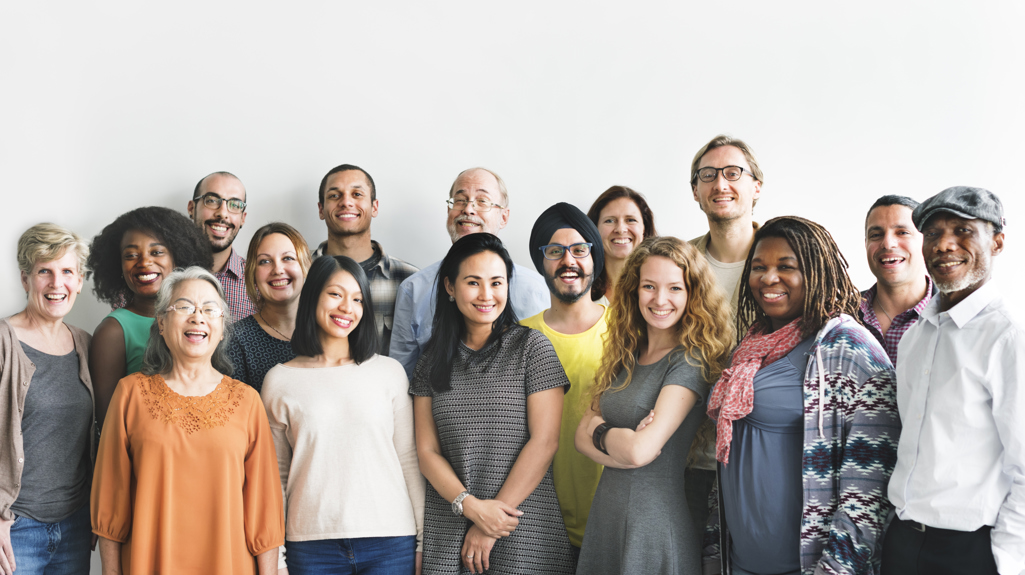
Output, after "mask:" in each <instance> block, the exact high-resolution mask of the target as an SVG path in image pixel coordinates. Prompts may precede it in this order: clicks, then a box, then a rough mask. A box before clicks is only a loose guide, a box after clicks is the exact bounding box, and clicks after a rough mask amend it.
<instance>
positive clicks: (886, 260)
mask: <svg viewBox="0 0 1025 575" xmlns="http://www.w3.org/2000/svg"><path fill="white" fill-rule="evenodd" d="M878 261H879V263H880V264H882V265H884V266H893V265H898V264H902V263H904V262H905V261H907V260H906V259H905V258H903V257H900V256H886V257H882V258H879V259H878Z"/></svg>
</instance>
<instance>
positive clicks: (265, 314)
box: [228, 222, 310, 391]
mask: <svg viewBox="0 0 1025 575" xmlns="http://www.w3.org/2000/svg"><path fill="white" fill-rule="evenodd" d="M309 269H310V248H309V247H308V246H307V245H306V240H304V239H303V236H302V234H300V233H299V232H298V230H296V229H295V228H293V227H292V226H290V225H288V224H285V223H282V222H272V223H269V224H267V225H265V226H263V227H261V228H260V229H258V230H256V233H255V234H253V239H252V241H250V242H249V254H248V255H247V256H246V268H245V277H246V292H247V293H248V294H249V299H250V300H252V301H254V302H256V309H257V312H256V313H255V314H253V315H251V316H249V317H247V318H245V319H243V320H241V321H237V322H235V325H234V326H232V330H233V334H232V337H231V343H230V344H229V345H228V357H230V358H231V363H232V364H233V365H234V366H235V373H234V374H233V377H235V378H236V379H238V380H239V381H242V382H244V383H248V384H249V385H251V386H252V387H253V388H254V389H255V390H256V391H261V390H262V389H263V378H264V376H265V375H267V372H268V371H269V370H270V369H271V368H272V367H274V366H275V365H277V364H279V363H285V362H286V361H289V360H291V359H294V358H295V352H294V351H292V334H293V332H294V331H295V318H296V313H297V311H298V309H299V294H300V293H302V289H303V283H304V282H305V281H306V273H307V272H308V271H309Z"/></svg>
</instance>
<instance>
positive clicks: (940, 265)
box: [932, 260, 964, 270]
mask: <svg viewBox="0 0 1025 575" xmlns="http://www.w3.org/2000/svg"><path fill="white" fill-rule="evenodd" d="M963 263H964V261H962V260H958V261H953V262H933V264H932V267H933V268H935V269H938V270H949V269H952V268H955V267H957V266H959V265H961V264H963Z"/></svg>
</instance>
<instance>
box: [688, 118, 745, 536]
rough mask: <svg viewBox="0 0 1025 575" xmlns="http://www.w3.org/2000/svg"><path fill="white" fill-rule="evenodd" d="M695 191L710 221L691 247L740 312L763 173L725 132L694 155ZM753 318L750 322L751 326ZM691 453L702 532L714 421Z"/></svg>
mask: <svg viewBox="0 0 1025 575" xmlns="http://www.w3.org/2000/svg"><path fill="white" fill-rule="evenodd" d="M690 188H691V193H693V195H694V201H695V202H697V203H698V206H699V207H700V208H701V211H702V212H704V213H705V217H706V218H708V233H706V234H705V235H703V236H700V237H697V238H694V239H693V240H691V241H690V243H691V244H692V245H693V246H694V247H696V248H698V251H700V252H701V253H702V254H703V255H704V256H705V260H706V261H708V265H709V267H710V268H711V269H712V272H713V273H714V274H715V279H716V284H717V285H718V286H719V289H721V290H722V291H723V293H724V294H725V295H726V296H727V297H728V298H729V301H730V304H731V305H732V306H733V313H734V314H736V313H737V302H738V300H739V299H740V278H741V276H742V275H743V274H744V263H745V262H746V261H747V253H748V251H749V250H750V249H751V245H752V244H753V243H754V238H755V231H757V230H758V223H757V222H755V221H754V207H755V204H756V203H758V198H759V197H760V196H761V193H762V170H761V168H759V167H758V161H757V160H756V159H755V156H754V152H753V151H752V150H751V147H750V146H748V145H747V144H746V143H744V142H743V141H742V140H740V139H738V138H734V137H731V136H727V135H724V134H720V135H718V136H716V137H714V138H712V140H711V141H709V142H708V143H707V144H705V145H704V146H702V147H701V149H700V150H698V152H697V153H696V154H694V160H693V161H692V162H691V166H690ZM752 319H753V318H750V319H749V320H748V321H747V322H746V323H747V324H748V325H750V323H751V320H752ZM743 336H744V332H743V331H738V332H737V339H738V341H739V340H740V338H742V337H743ZM691 454H692V455H693V457H694V460H693V463H692V464H691V465H690V466H689V467H687V471H686V476H685V479H684V486H685V489H686V491H687V504H688V505H690V508H691V515H692V517H693V519H694V524H695V528H696V529H697V533H702V532H703V531H704V523H705V520H706V519H708V513H709V509H708V494H709V492H710V491H711V489H712V485H713V483H714V482H715V432H714V426H712V425H711V423H710V421H709V422H705V423H704V424H703V427H702V428H701V429H700V430H699V431H698V435H697V439H695V445H694V446H693V447H692V448H691Z"/></svg>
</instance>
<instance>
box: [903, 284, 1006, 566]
mask: <svg viewBox="0 0 1025 575" xmlns="http://www.w3.org/2000/svg"><path fill="white" fill-rule="evenodd" d="M939 304H940V298H939V297H935V298H933V300H932V301H931V302H930V303H929V305H928V306H927V307H926V308H925V310H924V311H923V312H922V316H921V319H920V320H919V321H918V323H916V324H915V325H913V326H912V327H911V328H910V329H908V331H907V333H905V334H904V337H903V338H902V339H901V341H900V345H899V347H898V348H897V349H898V354H897V407H898V409H899V410H900V417H901V422H902V424H903V431H902V432H901V435H900V444H899V446H898V448H897V465H896V467H895V468H894V470H893V476H892V477H891V478H890V485H889V496H890V501H892V502H893V504H894V506H896V510H897V515H898V516H899V517H900V518H901V519H904V520H910V521H917V522H919V523H923V524H925V525H928V526H931V527H939V528H941V529H955V530H958V531H975V530H976V529H979V528H980V527H983V526H985V525H991V526H993V531H992V545H993V556H994V557H995V558H996V563H997V567H998V570H999V572H1000V573H1001V575H1008V574H1014V575H1018V573H1020V572H1021V571H1022V569H1023V568H1025V332H1023V330H1022V327H1021V325H1020V324H1019V323H1018V322H1017V321H1016V320H1014V319H1013V318H1011V317H1010V316H1009V315H1008V311H1007V309H1006V308H1005V307H1004V303H1003V300H1002V298H1000V296H999V294H998V293H997V291H996V288H995V287H994V286H993V284H992V283H987V284H984V285H983V286H982V287H980V288H979V289H978V290H976V291H975V292H974V293H972V294H971V295H969V296H968V297H966V298H965V299H964V300H962V301H961V302H960V303H958V304H957V305H955V306H954V307H953V308H951V309H950V310H949V311H946V312H943V313H940V311H939Z"/></svg>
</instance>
